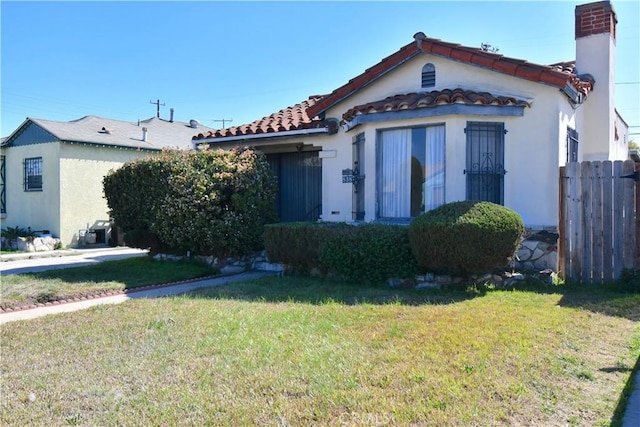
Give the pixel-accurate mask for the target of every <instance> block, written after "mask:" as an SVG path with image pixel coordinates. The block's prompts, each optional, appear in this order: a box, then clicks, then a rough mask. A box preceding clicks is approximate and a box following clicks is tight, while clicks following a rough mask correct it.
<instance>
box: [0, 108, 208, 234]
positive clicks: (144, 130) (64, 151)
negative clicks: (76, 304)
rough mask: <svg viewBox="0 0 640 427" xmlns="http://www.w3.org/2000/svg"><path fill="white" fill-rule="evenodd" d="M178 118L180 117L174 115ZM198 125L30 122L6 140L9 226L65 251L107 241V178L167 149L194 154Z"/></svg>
mask: <svg viewBox="0 0 640 427" xmlns="http://www.w3.org/2000/svg"><path fill="white" fill-rule="evenodd" d="M172 116H173V114H172ZM200 128H201V129H203V130H204V131H205V132H206V131H208V130H211V129H210V128H206V127H202V126H199V124H198V122H197V121H195V120H192V121H191V122H190V123H183V122H177V121H173V119H171V120H163V119H160V118H156V117H154V118H151V119H149V120H143V121H140V122H139V123H130V122H125V121H119V120H112V119H105V118H101V117H95V116H86V117H83V118H81V119H78V120H73V121H70V122H58V121H51V120H41V119H31V118H27V119H26V120H25V121H24V123H22V125H20V127H19V128H18V129H16V130H15V131H14V132H13V133H12V134H11V135H10V136H9V137H8V138H6V139H5V140H4V141H2V150H1V151H2V152H1V166H0V171H1V179H0V184H1V185H2V187H1V189H0V191H1V193H0V194H1V196H2V200H1V204H0V206H2V212H1V217H2V227H3V228H5V227H21V228H27V227H30V228H31V229H32V230H37V231H45V232H48V233H49V234H51V235H53V236H54V237H58V238H60V239H61V243H62V244H63V245H64V246H68V247H74V246H79V245H83V244H84V243H86V242H89V243H94V242H95V243H107V242H108V241H109V239H110V238H116V236H115V235H112V230H111V226H112V224H111V222H110V218H109V215H108V207H107V202H106V199H105V198H104V193H103V186H102V179H103V177H104V176H105V175H106V174H107V173H109V171H111V170H113V169H117V168H119V167H120V166H122V164H124V163H125V162H128V161H132V160H135V159H139V158H142V157H147V156H150V155H154V154H157V153H159V152H160V151H162V150H163V149H191V147H192V142H191V138H192V136H193V133H194V132H197V131H198V129H200Z"/></svg>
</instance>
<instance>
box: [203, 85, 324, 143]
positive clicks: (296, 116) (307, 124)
mask: <svg viewBox="0 0 640 427" xmlns="http://www.w3.org/2000/svg"><path fill="white" fill-rule="evenodd" d="M322 97H323V96H322V95H314V96H310V97H309V99H308V100H306V101H303V102H301V103H299V104H296V105H293V106H291V107H288V108H285V109H282V110H280V111H278V112H276V113H273V114H271V115H269V116H266V117H263V118H262V119H260V120H256V121H254V122H251V123H248V124H244V125H240V126H232V127H229V128H225V129H217V130H215V131H209V132H207V133H206V134H198V135H197V136H195V137H193V139H194V140H199V139H209V138H224V137H229V136H248V135H256V134H263V133H277V132H284V131H290V130H298V129H311V128H321V127H327V126H328V124H327V122H325V121H324V120H320V119H319V118H318V117H313V116H312V117H310V116H309V115H308V114H307V110H308V108H309V107H310V106H312V105H314V104H315V103H316V102H318V101H319V100H321V99H322Z"/></svg>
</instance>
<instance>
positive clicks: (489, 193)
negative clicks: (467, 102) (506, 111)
mask: <svg viewBox="0 0 640 427" xmlns="http://www.w3.org/2000/svg"><path fill="white" fill-rule="evenodd" d="M464 131H465V133H466V135H467V168H466V169H465V171H464V173H465V175H466V177H467V200H478V201H485V202H492V203H496V204H499V205H502V204H503V203H504V175H505V174H506V171H505V170H504V135H505V133H507V131H506V130H505V128H504V123H494V122H467V127H466V128H465V130H464Z"/></svg>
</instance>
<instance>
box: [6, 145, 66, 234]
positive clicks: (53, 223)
mask: <svg viewBox="0 0 640 427" xmlns="http://www.w3.org/2000/svg"><path fill="white" fill-rule="evenodd" d="M2 154H3V155H4V156H6V157H5V161H6V163H5V165H6V166H5V167H6V170H5V178H6V203H7V205H6V206H7V214H6V216H5V217H4V218H3V219H2V228H6V227H20V228H27V227H31V229H32V230H49V231H50V232H51V233H52V234H54V235H58V233H59V232H60V205H59V203H58V201H59V196H60V188H59V186H58V179H59V177H60V168H59V164H58V162H57V158H58V154H59V145H58V144H57V143H47V144H34V145H25V146H12V147H3V148H2ZM31 157H42V191H24V163H23V162H24V159H26V158H31Z"/></svg>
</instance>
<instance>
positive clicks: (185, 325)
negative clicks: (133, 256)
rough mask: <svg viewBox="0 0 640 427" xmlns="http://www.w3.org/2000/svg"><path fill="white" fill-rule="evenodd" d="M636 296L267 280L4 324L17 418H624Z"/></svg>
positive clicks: (5, 369) (60, 421)
mask: <svg viewBox="0 0 640 427" xmlns="http://www.w3.org/2000/svg"><path fill="white" fill-rule="evenodd" d="M639 319H640V296H638V295H630V294H617V293H613V292H605V291H598V290H594V289H592V290H576V289H564V288H562V287H550V288H538V289H530V290H516V291H491V292H487V293H484V294H482V293H477V292H463V291H457V292H456V291H448V292H441V291H433V290H420V291H417V290H413V289H389V288H385V287H357V286H351V285H346V284H339V283H335V282H330V281H323V280H319V279H306V278H295V277H284V278H278V277H269V278H265V279H262V280H259V281H254V282H247V283H242V284H234V285H227V286H222V287H218V288H210V289H205V290H200V291H197V292H194V293H190V294H188V295H184V296H178V297H170V298H160V299H154V300H133V301H129V302H126V303H123V304H119V305H105V306H98V307H95V308H92V309H89V310H85V311H82V312H77V313H70V314H63V315H56V316H49V317H45V318H40V319H36V320H31V321H27V322H11V323H8V324H5V325H4V326H3V327H2V341H1V350H2V357H1V360H0V374H1V376H2V381H1V384H2V386H1V387H2V390H1V392H2V393H1V395H2V402H1V408H0V424H3V425H15V426H22V425H145V426H146V425H198V426H199V425H229V426H238V425H281V426H283V425H292V426H298V425H299V426H303V425H434V426H467V425H482V426H489V425H508V426H512V425H545V426H555V425H558V426H559V425H562V426H564V425H579V426H598V425H603V426H604V425H607V426H608V425H619V423H620V419H621V415H622V410H623V407H624V395H625V391H624V390H625V387H626V390H627V391H628V388H629V384H630V378H631V372H632V369H633V367H634V365H635V363H636V361H637V360H638V357H639V356H640V327H639V325H638V323H637V322H638V320H639Z"/></svg>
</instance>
